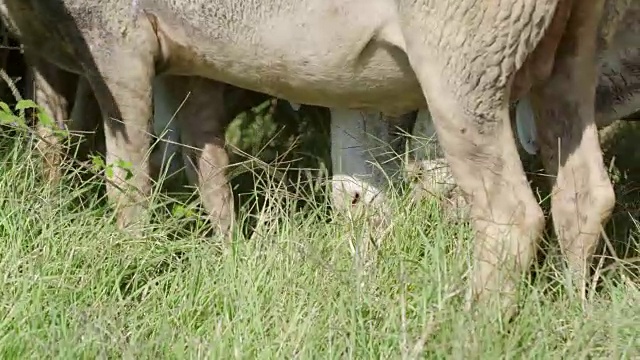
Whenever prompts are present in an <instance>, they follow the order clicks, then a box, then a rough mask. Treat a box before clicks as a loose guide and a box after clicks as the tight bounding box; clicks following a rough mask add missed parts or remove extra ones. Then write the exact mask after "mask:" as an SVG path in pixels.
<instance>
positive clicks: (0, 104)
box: [0, 101, 13, 115]
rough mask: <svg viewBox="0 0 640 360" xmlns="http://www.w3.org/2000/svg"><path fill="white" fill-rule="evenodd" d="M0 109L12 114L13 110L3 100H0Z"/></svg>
mask: <svg viewBox="0 0 640 360" xmlns="http://www.w3.org/2000/svg"><path fill="white" fill-rule="evenodd" d="M0 109H2V111H3V112H5V113H7V114H11V115H13V111H11V108H9V105H7V103H5V102H4V101H0Z"/></svg>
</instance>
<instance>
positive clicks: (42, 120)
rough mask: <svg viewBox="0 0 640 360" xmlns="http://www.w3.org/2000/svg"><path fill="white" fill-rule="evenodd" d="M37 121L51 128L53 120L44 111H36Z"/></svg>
mask: <svg viewBox="0 0 640 360" xmlns="http://www.w3.org/2000/svg"><path fill="white" fill-rule="evenodd" d="M38 121H39V122H40V124H42V125H44V126H48V127H53V124H54V123H53V119H51V117H50V116H49V115H48V114H47V113H46V112H44V111H38Z"/></svg>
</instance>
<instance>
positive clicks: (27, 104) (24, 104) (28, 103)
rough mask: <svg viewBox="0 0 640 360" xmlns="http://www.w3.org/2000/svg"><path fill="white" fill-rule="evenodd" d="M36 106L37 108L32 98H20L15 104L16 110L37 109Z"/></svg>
mask: <svg viewBox="0 0 640 360" xmlns="http://www.w3.org/2000/svg"><path fill="white" fill-rule="evenodd" d="M38 108H39V106H38V104H36V103H35V102H34V101H33V100H29V99H24V100H20V101H18V103H17V104H16V110H18V111H20V110H25V109H38Z"/></svg>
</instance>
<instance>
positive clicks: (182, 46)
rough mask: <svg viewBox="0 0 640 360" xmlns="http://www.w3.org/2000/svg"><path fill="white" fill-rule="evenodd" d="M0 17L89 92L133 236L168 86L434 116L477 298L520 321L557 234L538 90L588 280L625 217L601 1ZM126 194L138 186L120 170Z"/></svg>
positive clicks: (145, 5) (40, 5)
mask: <svg viewBox="0 0 640 360" xmlns="http://www.w3.org/2000/svg"><path fill="white" fill-rule="evenodd" d="M0 4H1V5H2V10H3V12H4V13H7V12H8V13H9V15H10V18H11V19H12V20H13V25H14V27H15V28H16V29H18V34H19V36H20V38H21V40H22V41H23V43H24V44H25V46H27V47H30V48H33V49H38V50H39V51H43V52H46V53H47V54H48V56H49V58H50V59H51V61H53V62H55V63H56V64H57V65H59V66H61V67H64V68H66V69H68V70H70V71H73V72H77V73H80V74H83V75H84V76H86V77H87V79H88V81H89V83H90V84H91V87H92V88H93V90H94V93H95V95H96V98H97V99H98V102H99V103H100V107H101V109H102V112H103V119H104V121H105V136H106V139H107V141H106V144H107V161H108V162H110V163H111V162H114V161H116V160H117V159H123V160H126V161H128V162H130V163H131V164H133V178H132V179H131V185H133V187H134V188H136V189H137V191H134V192H132V193H131V194H129V195H130V196H125V195H124V193H123V192H122V191H120V189H118V187H116V186H110V187H109V189H108V194H109V197H110V199H111V200H113V201H115V202H116V203H117V204H118V205H120V207H119V209H118V219H119V224H120V226H123V227H125V226H128V225H130V224H132V223H133V222H134V221H135V219H136V218H137V217H138V215H139V214H140V213H141V210H142V208H143V206H144V199H145V198H146V194H147V193H148V192H149V187H150V183H149V179H148V176H147V174H148V173H149V164H148V160H147V159H146V158H145V156H144V154H145V153H146V150H147V149H148V147H149V145H148V144H149V139H148V135H147V134H146V132H145V131H143V129H145V125H146V124H148V123H149V120H150V119H151V115H152V111H151V108H152V99H151V93H152V82H153V79H154V78H155V75H156V74H157V73H159V72H166V73H169V74H174V75H186V76H201V77H205V78H210V79H213V80H216V81H220V82H225V83H229V84H232V85H235V86H238V87H241V88H246V89H250V90H254V91H259V92H264V93H267V94H269V95H273V96H277V97H280V98H284V99H288V100H290V101H295V102H298V103H305V104H314V105H320V106H326V107H330V108H335V109H341V108H345V109H349V108H350V109H361V110H367V111H382V112H384V113H385V114H387V115H389V116H397V115H400V114H403V113H407V112H409V111H411V110H413V109H417V108H424V107H426V102H425V99H426V100H427V102H428V105H429V109H430V111H431V113H432V115H433V119H434V124H435V129H436V132H437V135H438V139H439V142H440V144H441V146H442V149H443V152H444V154H445V157H446V159H447V161H448V163H449V164H450V166H451V170H452V174H453V176H454V178H455V180H456V183H457V184H458V185H459V186H460V188H461V189H462V191H463V192H464V194H465V196H466V198H467V200H468V201H469V203H470V205H471V210H470V215H471V219H472V224H473V227H474V229H475V232H476V236H475V247H476V249H475V258H474V264H473V267H474V272H473V277H472V290H473V295H474V298H478V299H484V300H487V299H496V300H500V303H501V304H502V305H504V310H505V311H507V312H508V314H510V313H512V310H513V305H514V300H515V298H514V297H515V294H516V291H515V285H516V283H517V282H516V281H517V279H518V277H519V276H520V275H521V274H522V273H523V271H524V270H526V269H527V268H528V267H529V265H530V263H531V261H532V258H533V255H534V251H535V247H536V243H537V241H538V239H539V237H540V236H541V234H542V229H543V225H544V217H543V214H542V210H541V209H540V206H539V205H538V204H537V202H536V200H535V198H534V196H533V193H532V191H531V189H530V187H529V185H528V183H527V180H526V177H525V175H524V172H523V170H522V164H521V162H520V159H519V157H518V153H517V150H516V145H515V141H514V138H513V134H512V131H511V124H510V121H509V109H508V107H509V106H508V104H509V103H510V101H511V100H515V99H518V98H520V97H521V96H523V95H524V94H526V93H527V92H530V95H531V98H532V104H533V108H534V111H535V113H536V114H537V116H536V118H537V133H538V134H539V136H540V139H541V144H540V146H541V150H542V153H543V156H544V158H545V160H546V161H545V163H546V165H547V170H548V171H549V172H550V173H551V174H552V175H555V180H554V190H555V191H554V195H553V198H552V208H553V210H552V211H553V215H554V216H553V217H554V223H555V224H556V231H557V233H558V237H559V239H560V242H561V243H562V244H563V250H564V253H565V255H566V257H567V259H568V261H569V266H570V267H571V268H572V269H573V270H575V271H576V273H577V275H579V276H580V277H581V280H583V282H584V275H585V269H586V267H587V264H588V263H589V262H590V260H591V256H592V255H593V245H594V244H595V243H596V242H597V240H598V236H599V234H598V232H599V229H600V227H601V226H602V224H603V222H604V221H606V220H607V219H608V218H609V216H610V213H611V209H612V207H613V203H614V195H613V189H612V187H611V183H610V181H609V179H608V177H607V174H606V172H605V171H604V165H603V162H602V154H601V151H600V147H599V144H598V142H597V134H596V127H595V124H594V96H593V94H594V93H595V85H596V61H595V53H596V41H595V38H596V31H597V27H598V21H599V19H600V17H601V15H602V0H597V1H590V2H582V1H576V0H518V1H512V2H508V3H505V2H475V1H467V0H463V1H438V2H428V1H424V0H423V1H415V0H414V1H410V0H395V1H392V0H378V1H375V2H371V1H365V0H357V1H349V2H342V1H340V2H338V1H324V0H323V1H321V0H303V1H299V0H298V1H292V0H270V1H267V0H262V1H260V0H254V1H244V2H210V1H206V0H182V1H175V0H174V1H169V0H153V1H151V0H141V1H139V2H131V1H126V0H107V1H100V2H98V1H95V2H93V1H92V2H89V3H88V2H87V1H80V0H64V1H63V0H30V1H26V2H25V1H24V0H4V1H3V2H1V3H0ZM328 20H329V21H331V26H327V21H328ZM292 27H295V31H292ZM43 39H47V40H46V41H44V40H43ZM122 69H126V71H123V70H122ZM112 119H121V120H122V122H119V121H115V120H112ZM558 138H559V139H560V140H561V141H560V147H557V144H558V141H557V140H558ZM115 181H116V184H117V185H122V186H119V187H121V188H122V187H125V185H126V181H125V178H124V172H123V171H116V180H115ZM488 295H495V296H488Z"/></svg>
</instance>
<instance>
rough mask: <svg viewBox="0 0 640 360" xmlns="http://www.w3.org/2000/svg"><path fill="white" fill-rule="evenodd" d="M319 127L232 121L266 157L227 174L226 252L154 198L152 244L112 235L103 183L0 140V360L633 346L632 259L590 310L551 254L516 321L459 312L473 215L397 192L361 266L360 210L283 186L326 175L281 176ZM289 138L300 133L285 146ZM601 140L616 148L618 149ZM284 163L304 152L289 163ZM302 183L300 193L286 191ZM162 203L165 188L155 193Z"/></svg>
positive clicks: (527, 284) (638, 320)
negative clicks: (81, 179) (333, 215)
mask: <svg viewBox="0 0 640 360" xmlns="http://www.w3.org/2000/svg"><path fill="white" fill-rule="evenodd" d="M258 120H259V121H266V122H268V120H265V119H262V120H260V119H258ZM252 121H253V124H256V122H255V119H253V120H252ZM265 124H266V123H265ZM314 124H317V126H318V127H319V128H317V129H304V131H303V132H302V133H303V134H302V135H300V134H301V132H300V131H298V130H296V131H293V133H296V134H298V135H295V134H294V135H295V136H294V135H290V136H284V135H282V134H280V135H278V139H285V140H278V141H276V140H273V141H269V139H270V137H272V135H273V137H275V135H274V134H276V133H278V131H279V130H278V129H279V127H278V126H276V125H273V126H272V125H269V126H271V127H269V126H267V125H256V126H257V127H256V129H259V130H258V131H254V132H252V131H247V129H244V130H243V132H242V134H243V135H242V137H240V136H239V132H238V129H239V128H238V127H237V126H240V128H242V126H244V125H242V124H239V125H238V124H236V125H234V126H232V128H231V130H230V135H229V137H230V139H231V140H232V142H234V143H235V144H237V145H238V146H239V147H240V148H241V150H243V151H246V152H247V153H249V154H251V155H254V156H258V157H259V158H260V159H261V161H257V160H254V161H251V162H247V163H245V164H244V165H242V166H241V167H238V168H236V169H235V170H234V171H237V172H239V173H242V174H240V175H238V176H236V178H235V180H234V186H235V188H236V192H238V193H240V196H239V198H240V199H241V200H240V203H239V205H241V206H240V207H241V210H240V213H241V216H242V220H243V222H244V223H251V224H253V225H252V226H251V229H252V230H253V232H252V233H253V235H252V236H251V237H250V238H249V237H248V236H247V234H249V233H250V232H249V231H237V232H236V235H235V238H234V242H233V246H232V250H231V251H228V252H222V251H221V249H220V246H219V242H218V241H217V240H216V239H215V238H212V237H209V236H205V235H204V234H205V230H204V227H203V225H202V224H201V222H200V221H198V220H194V219H195V218H196V216H195V215H193V214H192V213H191V212H190V211H189V207H187V206H182V205H177V204H175V203H173V204H170V205H169V206H168V207H167V206H158V207H157V208H156V209H155V211H154V212H153V213H154V218H155V221H153V222H152V224H154V225H149V226H148V228H147V229H146V230H145V233H144V236H143V237H142V238H140V237H133V236H130V235H127V234H126V233H122V232H119V231H117V230H116V228H115V225H114V221H113V219H112V213H111V212H110V211H109V210H108V209H107V207H106V206H105V205H104V202H103V201H102V200H101V199H100V198H99V195H96V194H98V192H95V191H93V190H95V188H96V187H97V185H96V186H94V187H91V186H90V187H83V188H79V187H77V186H73V185H71V184H72V183H71V182H70V181H63V182H62V183H61V184H59V185H56V186H53V185H50V184H47V183H43V182H42V180H41V178H40V176H39V175H40V168H39V162H38V159H37V158H36V157H35V156H34V155H33V154H32V152H31V151H30V147H29V145H28V142H26V141H23V139H21V138H19V137H15V136H14V137H10V138H9V137H7V138H4V139H2V140H1V141H0V146H1V147H2V148H1V149H0V150H1V151H0V239H1V241H0V281H1V282H2V283H1V286H0V357H1V358H3V359H19V358H20V359H21V358H32V357H38V358H65V359H66V358H69V359H73V358H116V357H123V358H136V359H137V358H175V359H177V358H216V359H228V358H243V359H252V358H260V359H283V358H340V359H343V358H349V359H351V358H356V359H367V358H384V359H395V358H402V359H414V358H455V359H463V358H464V359H493V358H576V359H578V358H634V357H638V356H640V337H638V334H639V331H640V326H639V325H638V324H640V311H638V303H640V287H639V286H638V283H637V282H636V280H637V279H636V278H635V277H634V275H633V273H634V272H633V271H632V270H633V264H632V262H631V261H629V262H628V263H627V262H625V261H622V260H616V261H614V262H611V264H609V265H603V266H601V267H600V268H599V272H598V274H599V277H598V279H599V282H598V286H597V291H592V292H591V293H590V298H589V299H588V301H586V303H584V304H583V303H582V302H581V301H579V300H578V299H576V298H575V296H574V293H573V292H572V291H570V290H567V289H566V287H565V285H564V281H563V280H562V276H561V271H560V270H556V266H555V265H554V264H556V263H558V262H557V261H556V260H557V259H554V258H553V257H554V256H557V255H553V251H551V252H550V253H551V255H550V256H549V257H550V261H545V262H544V263H542V264H541V265H540V267H539V268H538V269H537V274H539V275H540V274H543V275H545V276H536V277H535V279H527V280H525V281H523V285H522V289H521V294H522V298H521V300H520V304H521V311H520V314H519V316H518V317H517V318H516V319H515V320H514V321H513V322H511V323H503V322H502V321H501V319H500V318H499V316H498V315H497V313H495V312H494V311H492V310H491V309H489V308H486V309H479V310H480V311H479V315H477V316H472V315H470V314H468V313H466V312H465V311H463V302H464V289H465V285H466V273H467V270H468V264H469V261H470V245H471V233H470V231H469V228H468V226H466V225H464V224H457V223H454V222H452V221H449V220H447V219H446V218H443V217H442V216H441V212H440V211H439V209H438V206H437V204H435V203H429V202H424V203H420V204H412V203H410V202H409V201H407V200H406V199H402V198H397V199H394V200H393V203H392V213H393V215H394V217H393V222H392V226H391V227H390V229H389V231H388V233H387V234H386V236H385V237H384V240H383V242H382V246H381V248H380V250H379V253H378V259H377V264H376V266H375V268H372V269H370V270H369V271H367V272H363V271H361V269H360V268H359V267H358V266H356V265H355V262H354V258H353V256H352V255H351V253H350V248H349V243H350V242H357V241H358V240H359V238H360V237H361V236H363V233H364V232H363V230H364V227H365V221H364V220H362V219H359V220H358V219H356V220H355V221H352V222H349V221H347V220H345V219H337V220H335V221H329V218H328V217H327V216H326V215H327V211H326V201H325V200H323V197H322V196H315V195H305V194H311V192H310V191H309V189H316V190H317V191H316V192H314V194H317V193H318V192H321V191H320V189H321V186H320V185H318V183H311V184H308V183H304V182H303V181H297V182H296V181H289V180H291V177H294V178H296V179H308V178H314V177H315V176H316V175H317V172H314V171H312V170H299V171H297V172H295V173H294V174H293V175H288V177H286V179H285V177H283V176H282V175H281V174H282V173H283V170H282V169H283V168H285V167H298V168H300V167H303V168H312V167H313V166H314V164H315V168H318V164H319V163H321V162H322V157H324V158H325V160H326V155H327V154H328V151H327V149H326V145H319V144H318V142H317V141H316V142H315V143H313V142H309V141H307V142H305V141H304V136H307V137H308V138H318V137H319V136H318V135H317V134H321V133H322V131H324V130H322V126H324V125H322V122H321V121H317V122H315V123H314ZM247 126H248V125H247ZM314 126H316V125H314ZM234 129H235V130H234ZM249 130H250V129H249ZM234 131H235V133H234ZM621 133H622V134H625V135H628V134H629V133H630V131H629V129H628V128H626V129H623V130H622V132H621ZM305 134H306V135H305ZM309 134H311V135H309ZM296 136H302V137H303V139H302V140H303V141H300V143H301V144H306V145H304V146H299V147H297V148H296V149H295V150H294V151H288V152H287V151H286V150H282V149H289V148H291V144H292V142H293V140H292V139H294V140H295V138H296ZM617 139H619V138H617ZM613 143H614V145H616V144H617V145H621V144H622V143H623V142H622V141H621V140H616V141H614V142H613ZM632 143H633V141H631V142H629V144H632ZM323 146H324V148H323ZM605 147H606V146H605ZM606 148H607V149H608V150H609V151H610V152H609V153H608V154H609V158H610V157H611V154H614V153H615V149H614V150H611V149H612V148H615V146H612V147H611V148H609V147H606ZM628 149H630V148H628ZM636 149H640V147H637V146H636ZM635 151H636V153H637V151H638V150H635ZM621 154H622V155H625V156H626V155H628V154H629V150H626V152H625V151H623V152H622V153H621ZM237 156H238V157H239V155H237ZM318 158H320V159H318ZM639 158H640V157H639ZM287 159H288V160H287ZM625 159H627V160H625V161H626V164H630V165H629V166H638V165H640V162H638V161H637V160H635V161H634V160H633V159H631V160H629V159H628V158H625ZM636 159H638V158H636ZM236 160H238V158H236ZM274 160H278V161H279V162H278V164H280V165H277V164H276V165H277V166H276V165H274V162H273V161H274ZM289 160H291V161H293V160H296V161H295V162H292V163H291V164H288V165H287V164H286V161H289ZM305 162H307V163H305ZM265 163H269V164H271V165H266V164H265ZM283 163H284V164H285V165H282V164H283ZM623 163H625V162H623ZM300 164H303V165H302V166H301V165H300ZM617 164H618V165H620V164H621V161H620V160H618V162H617ZM623 165H624V164H623ZM239 169H240V170H242V169H244V171H240V170H239ZM247 169H250V171H247ZM616 171H617V173H618V174H619V179H618V180H617V181H618V189H619V190H618V191H619V194H623V192H625V191H628V189H629V188H630V187H631V188H633V186H634V185H633V179H631V175H630V174H631V173H629V174H626V175H625V171H626V170H625V169H622V170H620V169H618V170H616ZM255 174H257V175H259V176H254V175H255ZM314 174H315V175H314ZM635 174H636V175H635V176H636V177H637V176H640V172H638V171H635ZM258 178H259V179H260V180H256V179H258ZM287 179H288V180H287ZM630 179H631V180H630ZM291 183H293V185H291ZM303 183H304V184H303ZM636 184H637V182H636ZM254 185H256V187H257V189H258V190H257V191H256V193H253V194H252V193H251V191H250V190H248V189H251V188H252V187H253V186H254ZM292 187H293V188H296V187H297V188H298V189H299V190H300V191H297V192H296V195H293V193H292V192H290V191H286V190H287V189H291V188H292ZM625 189H627V190H625ZM636 189H637V188H636ZM635 194H636V195H637V191H636V193H635ZM257 195H259V196H257ZM627 198H628V199H630V200H628V201H627V200H626V199H627ZM621 199H622V200H621V210H619V211H618V213H617V215H616V216H617V217H618V218H617V219H616V221H617V222H619V223H622V222H625V223H626V224H627V226H626V227H625V229H627V230H625V231H624V232H622V233H621V232H620V231H617V232H616V233H617V234H619V235H620V234H622V235H620V236H616V237H615V238H616V239H618V238H620V239H622V240H620V241H621V242H623V243H625V244H626V249H631V250H637V249H640V248H638V247H637V243H636V239H637V238H638V237H637V236H638V231H639V228H638V226H637V223H634V221H631V220H630V219H632V218H633V217H635V218H636V219H637V213H635V215H633V214H634V213H633V211H634V210H632V209H631V207H632V205H633V204H634V201H637V199H636V200H634V199H633V196H630V195H627V197H626V198H625V197H624V196H623V197H622V198H621ZM162 200H163V198H162V196H160V195H158V196H157V197H156V198H155V201H154V203H158V204H161V203H162ZM265 204H266V205H265ZM629 204H631V205H629ZM635 204H636V205H637V202H636V203H635ZM256 205H261V206H256ZM627 205H628V206H627ZM638 208H640V206H636V207H635V209H636V210H635V211H637V209H638ZM194 214H195V213H194ZM630 214H632V215H633V216H630ZM251 219H253V220H252V221H248V220H251ZM255 219H259V221H257V220H255ZM629 224H630V225H629ZM631 260H633V259H631Z"/></svg>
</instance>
